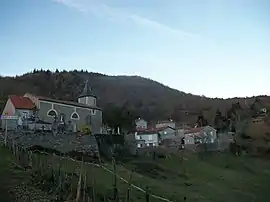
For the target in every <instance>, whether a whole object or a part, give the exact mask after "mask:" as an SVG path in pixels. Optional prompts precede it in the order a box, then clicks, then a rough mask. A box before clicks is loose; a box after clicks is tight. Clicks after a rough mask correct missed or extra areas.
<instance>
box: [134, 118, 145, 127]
mask: <svg viewBox="0 0 270 202" xmlns="http://www.w3.org/2000/svg"><path fill="white" fill-rule="evenodd" d="M136 128H143V129H146V128H147V121H145V120H143V119H140V120H138V121H136Z"/></svg>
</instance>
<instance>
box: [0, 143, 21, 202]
mask: <svg viewBox="0 0 270 202" xmlns="http://www.w3.org/2000/svg"><path fill="white" fill-rule="evenodd" d="M14 162H15V160H14V158H13V156H12V155H11V153H10V152H9V151H8V150H7V149H5V148H3V147H2V146H0V179H1V180H0V201H1V202H2V201H3V202H9V201H13V200H11V194H10V193H9V191H10V189H12V187H13V186H14V185H17V184H20V183H22V182H24V181H26V177H25V176H26V175H25V173H24V172H23V171H21V170H20V169H18V168H16V166H15V164H14Z"/></svg>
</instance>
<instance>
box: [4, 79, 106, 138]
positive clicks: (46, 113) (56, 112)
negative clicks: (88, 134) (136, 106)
mask: <svg viewBox="0 0 270 202" xmlns="http://www.w3.org/2000/svg"><path fill="white" fill-rule="evenodd" d="M17 98H19V100H20V105H24V108H23V109H21V107H18V106H17V105H16V102H14V100H13V99H12V97H10V98H9V100H8V101H7V104H6V107H5V108H4V111H3V114H5V113H7V112H11V113H12V114H18V116H19V117H22V115H23V116H24V115H25V116H26V117H30V116H31V115H34V116H35V117H38V119H39V120H42V121H45V122H49V123H52V125H54V123H55V122H58V123H61V124H63V125H69V126H71V128H72V130H73V131H78V130H81V129H82V128H83V127H85V126H89V127H90V128H91V131H92V132H93V133H101V132H102V131H101V130H102V110H101V108H99V107H97V105H96V104H97V103H96V96H95V95H94V94H93V93H92V91H91V89H90V88H89V86H88V82H86V83H85V86H84V89H83V91H82V93H81V95H80V96H79V97H78V102H72V101H63V100H57V99H52V98H47V97H42V96H36V95H32V94H30V93H26V94H25V95H24V96H17ZM26 100H27V102H26ZM26 103H28V104H27V105H26ZM29 103H32V104H31V105H30V104H29ZM26 106H27V107H26ZM29 106H31V107H33V108H30V107H29ZM12 114H10V115H12ZM14 124H15V125H14V127H17V126H16V123H15V122H14ZM8 125H10V124H8Z"/></svg>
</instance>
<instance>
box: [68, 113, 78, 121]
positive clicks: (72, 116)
mask: <svg viewBox="0 0 270 202" xmlns="http://www.w3.org/2000/svg"><path fill="white" fill-rule="evenodd" d="M70 118H71V119H74V120H79V119H80V117H79V114H78V113H77V112H73V113H72V114H71V117H70Z"/></svg>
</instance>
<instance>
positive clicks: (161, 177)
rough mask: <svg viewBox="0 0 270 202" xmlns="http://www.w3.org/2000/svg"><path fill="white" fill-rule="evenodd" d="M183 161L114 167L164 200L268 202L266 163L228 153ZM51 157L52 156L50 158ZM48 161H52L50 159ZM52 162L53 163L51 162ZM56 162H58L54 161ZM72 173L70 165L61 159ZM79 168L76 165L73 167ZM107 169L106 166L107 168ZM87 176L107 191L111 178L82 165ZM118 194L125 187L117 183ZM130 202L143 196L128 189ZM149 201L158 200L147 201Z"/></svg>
mask: <svg viewBox="0 0 270 202" xmlns="http://www.w3.org/2000/svg"><path fill="white" fill-rule="evenodd" d="M184 156H185V159H186V160H181V158H179V157H177V156H171V158H167V159H162V160H158V161H156V162H153V161H151V160H143V161H142V160H136V161H135V160H134V161H133V162H130V163H128V164H125V168H124V167H123V166H120V165H119V166H117V171H118V174H119V175H120V176H122V177H124V178H125V179H128V178H129V175H130V170H129V169H132V168H133V169H135V170H136V172H135V173H134V174H133V177H132V183H134V184H136V185H139V186H140V187H143V188H145V187H146V186H149V187H150V188H151V191H152V193H154V194H156V195H160V196H163V197H165V198H168V199H171V200H174V201H182V200H183V198H184V196H186V197H187V200H188V201H191V202H195V201H200V202H206V201H207V202H210V201H212V202H216V201H220V202H228V201H237V202H246V201H249V202H252V201H254V202H255V201H256V202H264V201H265V202H267V201H270V196H269V194H268V192H267V191H268V187H269V182H270V162H265V161H263V160H260V159H252V158H248V157H234V156H231V155H228V154H207V155H204V156H200V157H199V156H196V155H191V154H185V155H184ZM53 158H55V157H53ZM51 160H52V159H51ZM52 161H55V159H54V160H52ZM57 162H59V159H57ZM61 162H62V163H64V164H66V166H65V169H67V167H69V169H70V170H73V168H72V167H74V166H75V165H74V163H71V162H69V161H66V160H62V161H61ZM76 167H77V168H79V167H80V165H79V164H77V165H76ZM108 167H110V165H108ZM85 169H86V170H87V172H88V175H89V176H90V178H91V181H92V178H94V179H95V181H96V186H97V187H96V189H97V190H99V192H102V193H108V192H111V189H112V179H113V176H112V175H111V174H109V173H108V172H106V171H103V170H102V169H100V168H95V167H93V166H89V165H88V166H86V167H85ZM118 187H119V189H120V192H121V195H124V194H125V192H126V189H127V188H126V185H125V184H124V183H122V182H119V185H118ZM132 199H133V201H137V202H139V201H145V199H144V195H143V194H142V193H140V192H138V191H136V190H134V189H132ZM151 201H152V202H155V201H159V200H156V199H151Z"/></svg>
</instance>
